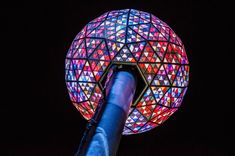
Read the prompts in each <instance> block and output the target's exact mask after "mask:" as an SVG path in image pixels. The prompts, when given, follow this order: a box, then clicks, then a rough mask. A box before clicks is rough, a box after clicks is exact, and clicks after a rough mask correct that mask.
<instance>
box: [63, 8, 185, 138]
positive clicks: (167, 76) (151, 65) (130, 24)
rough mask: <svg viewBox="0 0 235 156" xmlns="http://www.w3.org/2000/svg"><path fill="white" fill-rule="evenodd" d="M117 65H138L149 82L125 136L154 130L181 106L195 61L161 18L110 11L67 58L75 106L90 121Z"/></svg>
mask: <svg viewBox="0 0 235 156" xmlns="http://www.w3.org/2000/svg"><path fill="white" fill-rule="evenodd" d="M112 64H127V65H128V64H129V65H133V66H135V67H136V68H137V69H138V71H139V73H140V75H141V76H142V78H143V80H144V83H145V87H144V88H143V90H141V94H140V95H139V96H138V97H137V98H136V99H134V100H133V103H132V106H131V109H130V111H129V115H128V118H127V120H126V123H125V127H124V130H123V134H135V133H142V132H145V131H148V130H151V129H153V128H155V127H157V126H158V125H160V124H162V123H163V122H164V121H165V120H167V119H168V118H169V117H170V116H171V115H172V114H173V113H174V112H175V111H176V110H177V109H178V108H179V106H180V105H181V102H182V100H183V97H184V95H185V92H186V90H187V86H188V80H189V62H188V59H187V56H186V52H185V49H184V45H183V43H182V42H181V40H180V39H179V37H178V36H177V35H176V34H175V32H174V31H173V30H172V29H171V28H170V27H169V26H168V25H167V24H166V23H164V22H163V21H161V20H160V19H159V18H157V17H156V16H154V15H152V14H150V13H147V12H143V11H138V10H134V9H125V10H114V11H110V12H106V13H104V14H103V15H101V16H99V17H98V18H96V19H94V20H93V21H91V22H89V23H88V24H87V25H86V26H85V27H84V28H83V29H82V30H81V31H80V32H79V33H78V35H77V36H76V37H75V39H74V41H73V42H72V44H71V47H70V49H69V51H68V53H67V56H66V67H65V69H66V70H65V79H66V85H67V88H68V91H69V96H70V99H71V101H72V103H73V104H74V106H75V107H76V108H77V109H78V110H79V112H80V113H81V114H82V116H83V117H84V118H85V119H87V120H89V119H91V117H92V116H93V114H94V112H95V110H96V107H97V104H98V101H99V100H100V98H101V97H102V96H103V93H102V92H101V89H102V88H103V85H102V83H101V81H103V79H104V78H105V74H106V73H107V71H108V69H109V67H110V66H111V65H112Z"/></svg>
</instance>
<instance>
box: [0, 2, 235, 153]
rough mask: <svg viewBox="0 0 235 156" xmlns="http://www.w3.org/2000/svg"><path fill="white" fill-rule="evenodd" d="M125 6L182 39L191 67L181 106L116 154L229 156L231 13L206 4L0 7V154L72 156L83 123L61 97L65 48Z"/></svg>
mask: <svg viewBox="0 0 235 156" xmlns="http://www.w3.org/2000/svg"><path fill="white" fill-rule="evenodd" d="M126 8H133V9H137V10H142V11H146V12H150V13H152V14H154V15H156V16H157V17H159V18H160V19H161V20H163V21H164V22H166V23H167V24H168V25H169V26H170V27H171V28H172V29H173V30H174V31H175V32H176V33H177V35H178V36H179V37H180V38H181V39H182V41H183V43H184V45H185V48H186V52H187V55H188V58H189V61H190V66H191V68H190V83H189V89H188V91H187V93H186V96H185V98H184V101H183V103H182V107H181V108H180V109H179V110H178V111H177V112H176V113H175V114H174V115H173V116H172V117H171V118H170V119H168V120H167V121H166V122H165V123H164V124H163V125H162V126H160V127H158V128H156V129H154V130H151V131H149V132H146V133H143V134H138V135H131V136H123V137H122V140H121V143H120V146H119V151H118V156H127V155H136V156H143V155H144V156H145V155H146V156H155V155H156V156H173V155H174V156H186V155H187V156H230V155H231V156H232V155H235V153H234V149H233V148H234V146H235V139H234V136H235V134H234V132H235V129H234V126H233V124H234V120H233V114H234V112H233V108H232V106H233V105H234V104H235V101H234V96H233V95H232V94H233V93H234V89H233V86H232V85H233V83H234V78H233V76H232V75H233V74H234V73H233V72H234V69H231V68H232V67H234V65H232V64H233V61H232V58H234V57H235V52H234V50H230V48H232V45H234V43H233V44H232V43H229V42H230V38H229V37H232V32H233V31H234V30H232V28H233V27H232V25H231V24H230V21H231V19H229V17H228V16H227V14H231V11H230V9H228V8H226V7H225V5H224V4H221V3H217V2H213V1H206V0H205V1H202V2H199V1H197V2H192V0H181V1H173V0H172V1H170V0H164V1H160V0H155V1H149V2H147V1H142V2H137V1H133V2H131V1H128V2H121V1H106V2H105V1H102V0H99V1H98V0H97V1H89V0H85V1H80V0H76V1H75V0H74V1H69V0H67V1H63V2H61V1H55V0H53V1H50V2H49V1H38V2H36V1H34V2H32V1H28V2H25V1H24V2H21V3H18V4H17V3H14V2H8V4H7V5H6V6H1V23H2V24H1V26H3V28H2V29H1V31H2V33H1V34H2V35H1V36H2V37H3V39H4V41H3V42H2V43H3V46H1V54H2V58H1V63H2V74H1V77H2V78H3V81H2V85H1V86H3V87H1V89H2V90H1V95H2V97H3V98H1V99H2V100H1V104H0V121H1V122H0V123H1V128H0V129H1V133H0V135H1V137H0V142H1V146H0V147H1V150H0V155H4V156H5V155H6V156H15V155H17V156H21V155H22V156H47V155H48V156H49V155H50V156H52V155H53V156H54V155H55V156H70V155H73V154H74V153H75V152H76V150H77V147H78V145H79V142H80V139H81V137H82V134H83V131H84V130H85V126H86V121H85V119H83V118H82V116H81V115H80V113H79V112H78V111H77V110H76V109H75V107H74V106H73V105H72V103H71V102H70V99H69V96H68V93H67V88H66V85H65V80H64V61H65V56H66V53H67V50H68V48H69V46H70V44H71V42H72V40H73V39H74V37H75V35H76V34H77V33H78V32H79V31H80V30H81V29H82V28H83V27H84V25H85V24H86V23H88V22H89V21H91V20H93V19H94V18H96V17H98V16H99V15H101V14H102V13H104V12H107V11H111V10H117V9H126ZM221 8H223V10H225V11H222V9H221ZM232 49H234V48H232ZM233 107H234V106H233Z"/></svg>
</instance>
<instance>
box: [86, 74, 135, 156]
mask: <svg viewBox="0 0 235 156" xmlns="http://www.w3.org/2000/svg"><path fill="white" fill-rule="evenodd" d="M135 89H136V81H135V78H134V76H133V75H132V74H131V73H130V72H127V71H119V72H117V74H116V75H115V77H114V79H113V82H112V83H109V85H108V87H107V89H106V93H107V100H106V104H105V110H104V112H103V114H102V117H101V119H100V122H99V123H98V126H97V128H96V131H95V134H94V135H93V137H92V139H91V142H90V145H89V147H88V149H87V153H86V155H87V156H115V155H116V152H117V149H118V145H119V142H120V139H121V135H122V131H123V128H124V125H125V121H126V118H127V115H128V112H129V108H130V105H131V103H132V99H133V97H134V94H135Z"/></svg>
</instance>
